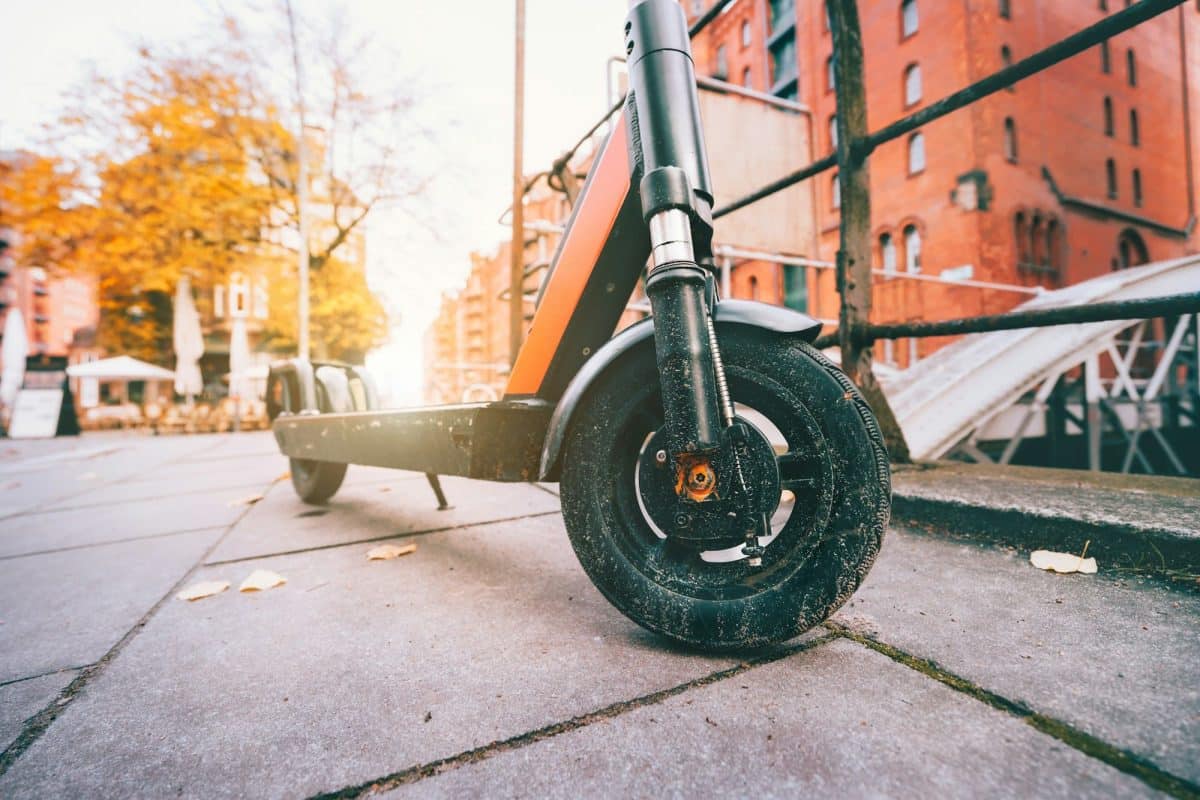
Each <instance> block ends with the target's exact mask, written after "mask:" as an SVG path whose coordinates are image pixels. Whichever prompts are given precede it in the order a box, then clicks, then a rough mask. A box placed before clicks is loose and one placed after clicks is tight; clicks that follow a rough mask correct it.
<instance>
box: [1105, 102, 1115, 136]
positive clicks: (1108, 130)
mask: <svg viewBox="0 0 1200 800" xmlns="http://www.w3.org/2000/svg"><path fill="white" fill-rule="evenodd" d="M1113 127H1114V126H1113V105H1112V98H1111V97H1106V98H1104V135H1105V136H1112V135H1113Z"/></svg>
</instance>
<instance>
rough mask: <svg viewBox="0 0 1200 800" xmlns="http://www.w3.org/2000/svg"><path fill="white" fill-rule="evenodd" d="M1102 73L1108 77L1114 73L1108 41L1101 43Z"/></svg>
mask: <svg viewBox="0 0 1200 800" xmlns="http://www.w3.org/2000/svg"><path fill="white" fill-rule="evenodd" d="M1100 71H1101V72H1103V73H1105V74H1106V75H1107V74H1108V73H1110V72H1112V52H1111V51H1110V50H1109V48H1108V39H1105V40H1104V41H1103V42H1101V43H1100Z"/></svg>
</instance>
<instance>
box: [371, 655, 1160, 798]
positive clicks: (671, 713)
mask: <svg viewBox="0 0 1200 800" xmlns="http://www.w3.org/2000/svg"><path fill="white" fill-rule="evenodd" d="M1154 794H1155V793H1154V792H1153V791H1151V790H1150V789H1148V787H1146V786H1145V785H1143V784H1141V783H1140V782H1139V781H1137V780H1136V779H1134V778H1132V777H1130V776H1128V775H1125V774H1123V773H1120V772H1118V771H1116V770H1114V769H1112V768H1111V767H1108V766H1106V765H1104V764H1102V763H1099V762H1097V761H1093V760H1092V759H1090V758H1088V757H1087V756H1084V755H1083V754H1081V753H1079V752H1078V751H1075V750H1072V749H1070V748H1069V747H1067V746H1066V745H1064V744H1062V743H1061V742H1058V741H1057V740H1055V739H1052V738H1050V737H1048V736H1045V735H1043V734H1041V733H1038V732H1037V731H1035V730H1034V729H1032V728H1030V727H1028V726H1027V725H1025V724H1023V723H1021V722H1020V721H1018V720H1017V719H1015V718H1013V717H1010V716H1008V715H1006V714H1004V713H1002V712H999V711H996V710H994V709H992V708H990V707H988V706H985V705H983V704H981V703H979V702H976V701H975V700H973V699H971V698H969V697H966V696H964V695H961V694H959V693H957V692H955V691H953V690H951V689H949V688H947V687H946V686H944V685H942V684H939V683H935V682H934V681H932V680H930V679H928V678H926V677H925V676H923V675H921V674H919V673H917V672H914V671H912V670H909V669H907V668H905V667H902V666H900V665H899V664H896V663H895V662H893V661H891V660H889V659H887V658H885V657H884V656H881V655H879V654H877V653H875V652H873V651H870V650H867V649H865V648H861V647H859V646H857V645H854V644H852V643H850V642H846V641H839V642H833V643H830V644H826V645H822V646H820V647H818V648H816V649H814V650H810V651H807V652H803V653H800V654H798V655H795V656H792V657H790V658H788V659H785V660H783V661H778V662H775V663H772V664H768V665H765V666H762V667H757V668H754V669H751V670H749V671H747V672H743V673H741V674H740V675H736V676H734V677H732V678H728V679H725V680H721V681H718V682H716V683H713V684H710V685H707V686H702V687H698V688H695V689H692V690H690V691H687V692H684V693H683V694H680V695H677V696H675V697H671V698H669V699H667V700H665V701H663V702H661V703H657V704H652V705H646V706H642V707H640V708H636V709H634V710H632V711H629V712H628V713H625V714H622V715H620V716H616V717H613V718H611V719H604V720H600V721H598V722H595V723H593V724H591V725H588V726H586V727H584V728H580V729H578V730H576V731H573V732H571V733H567V734H563V735H560V736H556V737H553V738H549V739H545V740H543V741H540V742H537V743H536V744H531V745H528V746H526V747H523V748H520V749H516V750H511V751H508V752H504V753H501V754H498V755H496V756H495V757H494V758H491V759H488V760H485V761H481V762H477V763H474V764H470V765H467V766H463V767H461V768H459V769H456V770H453V771H450V772H446V773H443V774H442V775H439V776H436V777H432V778H427V779H425V780H421V781H419V782H417V783H414V784H409V785H407V786H404V787H402V788H401V789H399V790H396V791H394V792H391V793H389V794H387V795H385V796H386V797H392V798H401V797H423V798H425V797H497V798H500V797H548V798H549V797H561V798H576V797H649V796H654V797H679V798H685V797H686V798H692V797H755V798H770V797H787V798H792V797H1011V798H1031V797H1039V798H1047V797H1063V798H1085V797H1113V796H1119V797H1149V796H1154Z"/></svg>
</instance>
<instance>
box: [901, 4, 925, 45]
mask: <svg viewBox="0 0 1200 800" xmlns="http://www.w3.org/2000/svg"><path fill="white" fill-rule="evenodd" d="M920 26H921V23H920V20H919V19H918V18H917V0H904V2H903V3H901V4H900V36H901V38H907V37H909V36H912V35H913V34H914V33H916V32H917V29H918V28H919V27H920Z"/></svg>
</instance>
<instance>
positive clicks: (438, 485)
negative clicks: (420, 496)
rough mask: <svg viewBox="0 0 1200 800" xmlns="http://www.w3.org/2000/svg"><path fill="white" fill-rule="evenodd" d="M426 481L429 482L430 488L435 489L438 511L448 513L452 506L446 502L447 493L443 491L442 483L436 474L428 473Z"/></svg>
mask: <svg viewBox="0 0 1200 800" xmlns="http://www.w3.org/2000/svg"><path fill="white" fill-rule="evenodd" d="M425 480H427V481H429V488H430V489H433V493H434V494H435V495H437V501H438V511H446V510H447V509H449V508H451V505H450V504H449V503H447V502H446V493H445V492H443V491H442V482H441V481H439V480H438V476H437V473H436V472H426V473H425Z"/></svg>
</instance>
